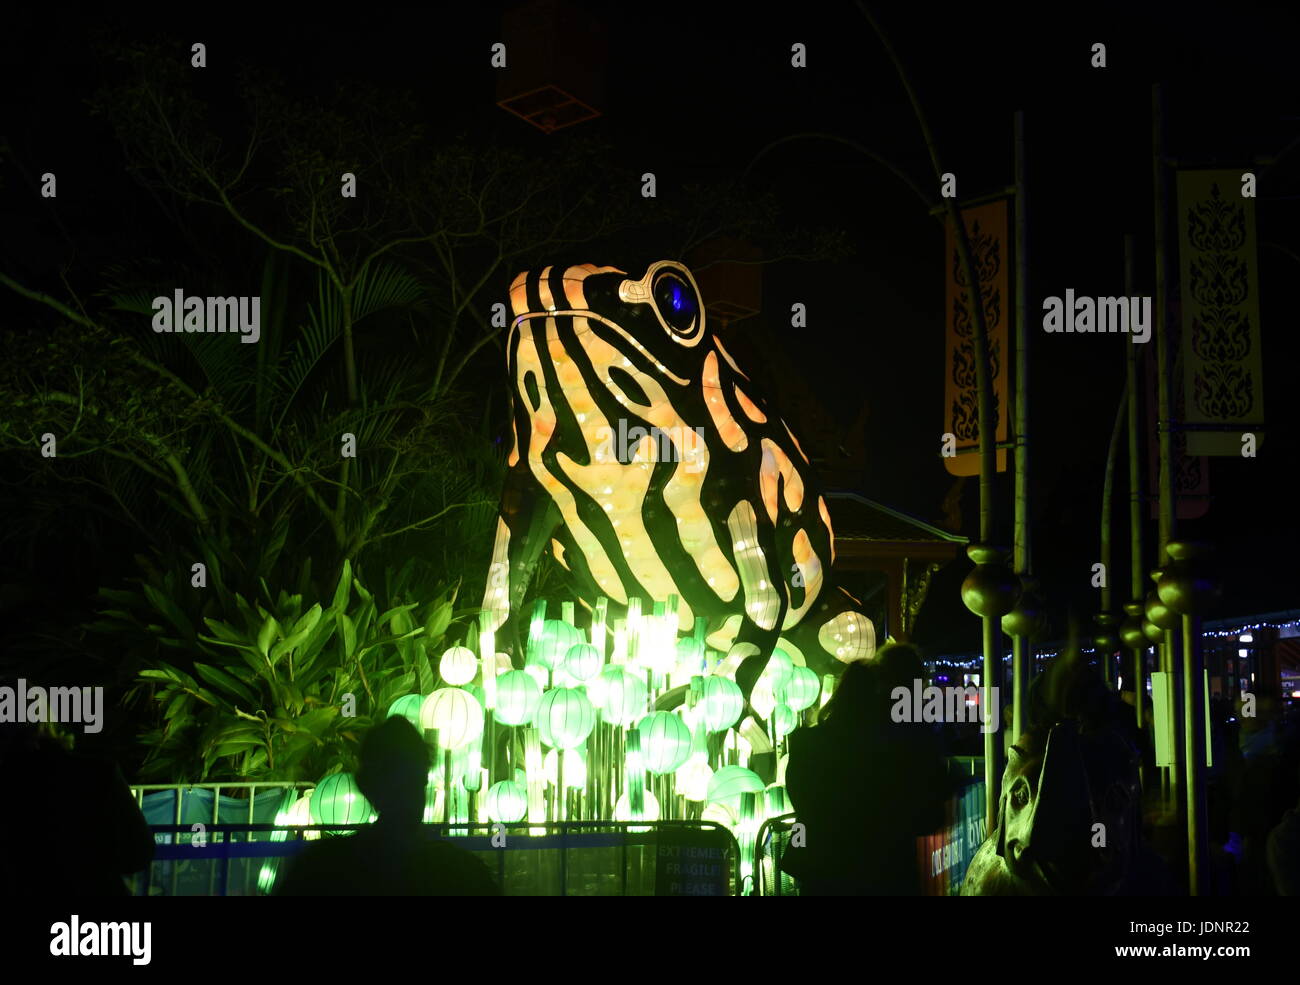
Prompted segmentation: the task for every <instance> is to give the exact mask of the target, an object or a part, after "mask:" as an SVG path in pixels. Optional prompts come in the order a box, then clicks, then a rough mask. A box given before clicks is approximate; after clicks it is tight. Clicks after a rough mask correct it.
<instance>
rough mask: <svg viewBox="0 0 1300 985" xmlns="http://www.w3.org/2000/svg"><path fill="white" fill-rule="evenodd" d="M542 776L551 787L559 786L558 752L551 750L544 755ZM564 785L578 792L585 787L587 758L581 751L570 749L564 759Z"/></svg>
mask: <svg viewBox="0 0 1300 985" xmlns="http://www.w3.org/2000/svg"><path fill="white" fill-rule="evenodd" d="M542 775H543V776H545V777H546V782H547V783H549V784H550V785H551V786H553V787H558V786H559V785H560V750H558V749H552V750H550V751H549V752H548V753H547V754H546V758H545V759H543V760H542ZM564 785H565V786H566V787H568V788H570V789H578V790H581V789H582V788H583V787H585V786H586V785H587V758H586V756H585V755H584V754H583V751H582V750H581V749H571V750H569V753H568V755H567V756H565V757H564Z"/></svg>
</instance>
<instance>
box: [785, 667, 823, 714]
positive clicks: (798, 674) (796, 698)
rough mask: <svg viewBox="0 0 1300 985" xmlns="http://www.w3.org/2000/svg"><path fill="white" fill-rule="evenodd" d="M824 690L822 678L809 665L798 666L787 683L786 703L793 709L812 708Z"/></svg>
mask: <svg viewBox="0 0 1300 985" xmlns="http://www.w3.org/2000/svg"><path fill="white" fill-rule="evenodd" d="M821 692H822V682H821V678H820V677H818V676H817V673H816V671H812V670H809V669H808V668H807V667H796V668H794V673H793V674H791V675H790V679H789V680H788V681H786V684H785V703H786V704H787V705H789V706H790V708H791V710H793V711H803V710H804V709H805V708H811V707H812V706H813V705H814V704H816V702H817V698H818V696H819V695H820V694H821Z"/></svg>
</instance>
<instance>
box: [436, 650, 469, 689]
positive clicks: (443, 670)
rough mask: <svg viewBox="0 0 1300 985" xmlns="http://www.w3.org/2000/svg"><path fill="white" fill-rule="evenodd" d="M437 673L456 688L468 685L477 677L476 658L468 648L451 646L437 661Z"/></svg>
mask: <svg viewBox="0 0 1300 985" xmlns="http://www.w3.org/2000/svg"><path fill="white" fill-rule="evenodd" d="M438 673H439V674H441V675H442V679H443V680H444V681H446V682H447V683H448V684H452V685H454V686H456V687H459V686H460V685H462V684H468V683H469V682H470V681H472V680H473V679H474V678H475V677H476V676H477V675H478V657H477V656H476V655H475V653H474V651H473V650H471V649H469V648H468V647H463V646H453V647H452V648H451V649H450V650H448V651H447V652H446V653H444V654H443V655H442V659H441V660H439V661H438Z"/></svg>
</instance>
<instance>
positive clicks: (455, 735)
mask: <svg viewBox="0 0 1300 985" xmlns="http://www.w3.org/2000/svg"><path fill="white" fill-rule="evenodd" d="M420 724H421V725H422V726H423V727H424V728H426V729H430V728H436V729H437V730H438V746H439V748H441V749H459V748H460V747H461V746H464V745H468V744H469V743H471V742H473V741H474V740H475V739H477V738H478V737H479V736H480V735H482V734H483V706H482V705H481V704H479V703H478V700H477V699H476V698H475V697H474V695H472V694H470V693H469V692H468V691H462V690H461V689H460V688H458V687H442V688H439V689H438V690H436V691H434V692H433V693H432V694H431V695H429V696H428V697H427V698H425V699H424V704H423V705H421V706H420Z"/></svg>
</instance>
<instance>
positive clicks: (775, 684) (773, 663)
mask: <svg viewBox="0 0 1300 985" xmlns="http://www.w3.org/2000/svg"><path fill="white" fill-rule="evenodd" d="M793 673H794V661H793V660H791V659H790V654H788V653H786V652H785V651H784V650H780V649H777V650H773V651H772V656H771V658H770V659H769V660H768V661H767V666H766V667H764V668H763V676H764V677H766V678H767V679H768V680H769V681H770V682H771V684H772V691H773V693H776V692H779V691H780V690H781V688H782V687H784V686H785V683H786V681H788V680H790V675H791V674H793Z"/></svg>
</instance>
